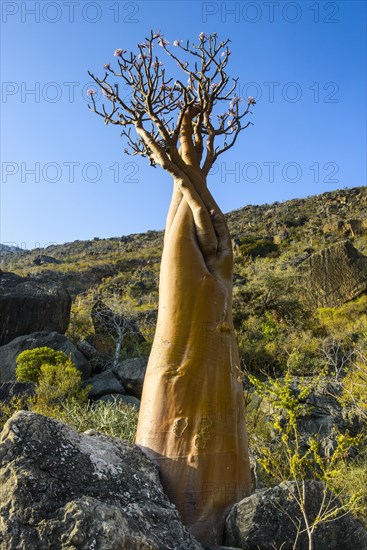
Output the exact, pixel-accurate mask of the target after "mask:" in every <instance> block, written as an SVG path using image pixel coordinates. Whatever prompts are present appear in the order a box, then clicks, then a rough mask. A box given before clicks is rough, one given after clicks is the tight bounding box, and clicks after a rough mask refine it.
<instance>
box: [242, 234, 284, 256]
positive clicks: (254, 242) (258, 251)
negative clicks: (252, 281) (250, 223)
mask: <svg viewBox="0 0 367 550" xmlns="http://www.w3.org/2000/svg"><path fill="white" fill-rule="evenodd" d="M239 249H240V252H241V254H242V255H243V256H250V257H251V258H256V257H261V258H264V257H265V256H268V255H269V254H271V255H272V257H274V256H275V255H277V253H278V247H277V245H276V244H274V243H273V242H272V241H270V240H267V239H257V238H251V237H247V238H243V239H241V244H240V245H239Z"/></svg>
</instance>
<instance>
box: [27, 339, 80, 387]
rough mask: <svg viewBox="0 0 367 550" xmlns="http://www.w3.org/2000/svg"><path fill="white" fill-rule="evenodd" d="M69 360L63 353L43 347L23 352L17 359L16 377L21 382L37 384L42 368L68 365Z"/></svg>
mask: <svg viewBox="0 0 367 550" xmlns="http://www.w3.org/2000/svg"><path fill="white" fill-rule="evenodd" d="M69 361H70V360H69V358H68V357H67V355H65V353H63V352H62V351H55V350H54V349H51V348H48V347H43V348H35V349H27V350H25V351H22V352H21V353H20V354H19V355H18V357H17V359H16V363H17V368H16V377H17V380H19V382H34V383H37V382H38V379H39V377H40V374H41V367H42V365H44V364H48V365H60V366H61V365H67V364H68V362H69Z"/></svg>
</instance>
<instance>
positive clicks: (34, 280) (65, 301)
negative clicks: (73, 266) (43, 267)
mask: <svg viewBox="0 0 367 550" xmlns="http://www.w3.org/2000/svg"><path fill="white" fill-rule="evenodd" d="M70 308H71V297H70V295H69V293H68V291H67V290H66V289H65V288H64V287H63V286H61V285H60V284H58V283H56V282H54V281H52V280H49V279H45V278H42V277H39V276H34V277H20V276H19V275H16V274H15V273H4V272H1V273H0V345H3V344H7V343H8V342H10V341H11V340H13V339H14V338H16V337H17V336H23V335H25V334H31V333H32V332H38V331H47V332H52V331H56V332H59V333H61V334H63V333H64V332H65V331H66V329H67V327H68V324H69V319H70Z"/></svg>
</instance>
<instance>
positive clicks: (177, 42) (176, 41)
mask: <svg viewBox="0 0 367 550" xmlns="http://www.w3.org/2000/svg"><path fill="white" fill-rule="evenodd" d="M181 42H182V40H180V39H179V40H175V41H174V42H173V45H174V46H179V45H180V44H181Z"/></svg>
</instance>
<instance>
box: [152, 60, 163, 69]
mask: <svg viewBox="0 0 367 550" xmlns="http://www.w3.org/2000/svg"><path fill="white" fill-rule="evenodd" d="M162 65H163V63H162V62H161V61H154V63H153V67H154V68H156V67H162Z"/></svg>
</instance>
